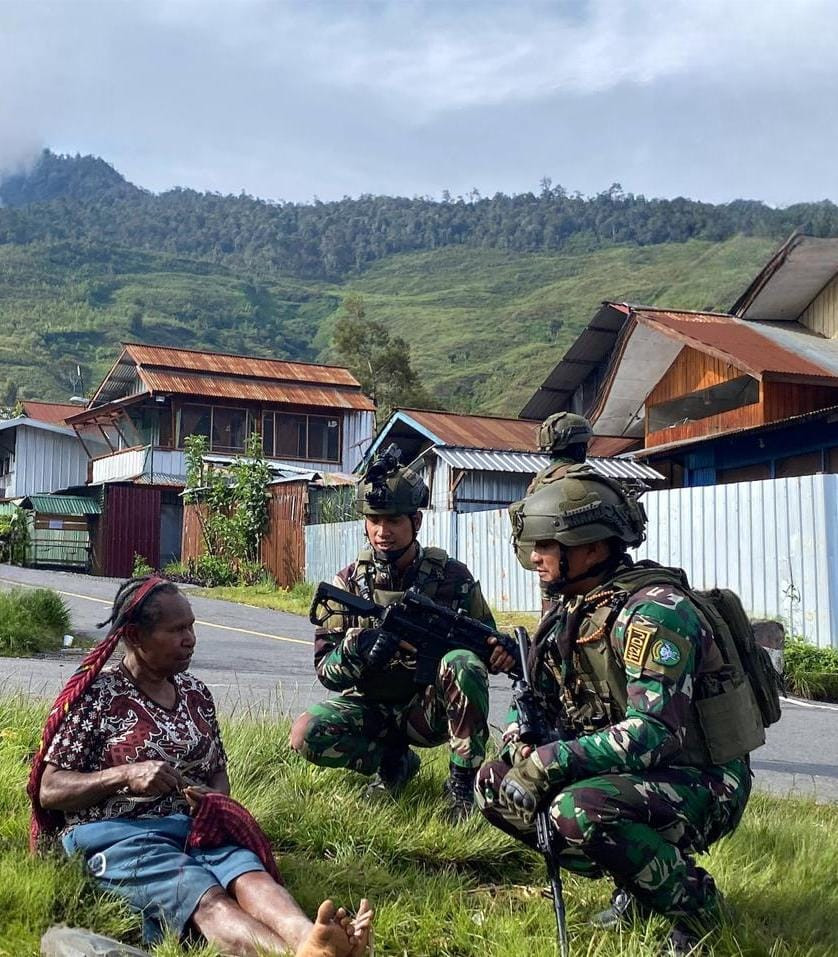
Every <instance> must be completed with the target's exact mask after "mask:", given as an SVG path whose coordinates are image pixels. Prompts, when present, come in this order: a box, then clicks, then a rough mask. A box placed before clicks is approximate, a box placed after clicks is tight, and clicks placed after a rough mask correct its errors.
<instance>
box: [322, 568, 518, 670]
mask: <svg viewBox="0 0 838 957" xmlns="http://www.w3.org/2000/svg"><path fill="white" fill-rule="evenodd" d="M333 615H337V616H339V617H341V618H343V619H344V620H345V619H346V618H371V619H374V620H375V621H376V622H377V623H378V624H377V627H378V630H379V631H380V633H381V637H380V638H379V639H378V640H377V641H376V643H375V645H374V646H373V648H372V650H371V651H370V653H369V655H368V656H367V661H368V662H369V664H370V665H371V666H373V667H375V666H376V665H384V664H386V663H387V661H389V660H390V658H391V657H392V656H393V654H395V652H396V650H397V649H398V645H399V642H400V641H406V642H407V643H408V644H410V645H412V646H413V647H414V648H415V649H416V675H415V680H416V683H417V684H419V685H429V684H433V682H434V679H435V678H436V672H437V668H438V666H439V662H440V659H441V658H442V657H443V655H445V654H446V653H447V652H449V651H453V650H454V649H455V648H465V649H466V650H467V651H473V652H474V653H475V654H476V655H477V656H478V658H480V659H481V661H484V662H485V663H486V664H488V663H489V658H490V657H491V655H492V650H493V649H492V647H491V646H490V645H489V644H488V642H487V639H489V638H495V639H496V641H497V644H498V645H500V646H501V647H502V648H503V650H504V651H505V652H507V654H509V655H511V656H512V657H513V658H514V659H515V665H514V666H513V668H512V670H511V671H510V675H511V676H512V677H513V678H514V677H518V675H519V674H520V662H519V661H518V648H517V647H516V645H515V642H513V641H512V639H511V638H510V637H509V636H508V635H503V634H501V633H500V632H498V631H495V629H494V628H490V627H489V626H488V625H484V624H483V622H482V621H476V620H475V619H474V618H469V617H468V615H466V614H465V612H463V611H453V610H452V609H451V608H446V607H445V606H444V605H438V604H437V603H436V602H435V601H432V600H431V599H430V598H428V596H427V595H423V594H421V592H418V591H415V590H414V589H412V588H410V589H408V590H407V591H406V592H405V593H404V595H403V596H402V598H401V600H400V601H397V602H393V604H391V605H379V604H377V603H376V602H374V601H370V600H369V599H367V598H361V597H360V596H359V595H353V594H352V593H351V592H348V591H344V590H343V589H342V588H336V587H335V586H334V585H330V584H329V583H328V582H320V584H319V585H318V586H317V591H316V592H315V593H314V600H313V601H312V603H311V608H310V610H309V620H310V621H311V623H312V624H314V625H323V624H325V622H326V621H328V620H329V618H331V617H332V616H333Z"/></svg>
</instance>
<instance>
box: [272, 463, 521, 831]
mask: <svg viewBox="0 0 838 957" xmlns="http://www.w3.org/2000/svg"><path fill="white" fill-rule="evenodd" d="M358 504H359V507H360V511H361V513H362V514H363V516H364V524H365V532H366V538H367V540H368V546H367V547H366V548H364V549H363V550H362V551H361V553H360V554H359V556H358V558H357V560H356V561H355V562H353V563H352V564H351V565H349V566H348V567H346V568H344V569H343V570H342V571H340V572H338V574H337V576H336V578H335V580H334V584H335V585H336V586H338V587H339V588H342V589H344V590H346V591H349V592H352V593H353V594H355V595H360V596H361V597H364V598H368V599H373V600H374V601H376V602H378V603H379V604H382V605H388V604H390V603H392V602H395V601H398V600H399V599H400V598H401V597H402V596H403V594H404V592H405V591H406V590H407V589H408V588H413V589H417V590H418V591H420V592H421V593H422V594H424V595H427V596H428V597H429V598H431V599H432V600H433V601H435V602H437V603H439V604H442V605H446V606H447V607H449V608H452V609H455V610H462V611H463V612H464V613H465V614H466V615H468V616H469V617H471V618H476V619H478V620H479V621H482V622H484V623H485V624H487V625H489V626H491V627H494V619H493V618H492V613H491V611H490V609H489V607H488V605H487V604H486V602H485V600H484V598H483V595H482V594H481V591H480V585H479V584H478V583H477V582H476V581H475V580H474V579H473V578H472V576H471V573H470V572H469V570H468V569H467V568H466V566H465V565H463V564H462V563H461V562H458V561H454V560H453V559H452V558H449V557H448V555H447V554H446V553H445V552H444V551H443V550H442V549H440V548H423V547H422V546H421V545H420V544H419V542H418V541H417V534H418V532H419V529H420V527H421V525H422V513H421V512H420V511H419V509H420V508H423V507H425V506H427V504H428V489H427V486H426V485H425V483H424V482H423V481H422V479H421V478H420V476H419V475H417V474H416V473H415V472H413V471H412V470H411V469H409V468H405V467H402V466H400V464H399V460H398V450H397V449H395V447H394V446H391V447H390V449H388V450H387V452H385V453H384V455H382V456H381V458H380V459H379V460H378V461H376V462H374V463H373V464H372V465H371V466H370V468H369V469H368V471H367V473H366V475H365V476H364V477H363V478H362V479H361V481H360V482H359V486H358ZM375 625H376V623H375V622H370V621H365V620H352V619H350V620H346V619H340V618H335V619H330V620H328V621H326V622H325V624H324V626H323V627H320V628H318V630H317V631H316V632H315V649H314V663H315V669H316V671H317V676H318V678H319V679H320V681H321V683H322V684H323V685H325V686H326V687H327V688H328V689H329V690H330V691H338V692H340V696H339V697H337V698H331V699H329V700H327V701H324V702H322V703H321V704H318V705H315V706H314V707H313V708H311V709H310V710H309V711H306V712H305V713H303V714H302V715H300V717H299V718H297V720H296V721H295V723H294V726H293V728H292V730H291V746H292V748H294V750H295V751H298V752H299V753H300V754H301V755H303V756H304V757H305V758H307V759H308V760H309V761H312V762H313V763H315V764H319V765H323V766H325V767H332V768H350V769H351V770H353V771H358V772H360V773H361V774H367V775H372V778H371V781H370V783H369V785H368V787H367V793H368V796H370V797H372V798H375V797H377V796H380V795H386V794H390V795H395V794H397V793H398V792H399V791H400V790H401V789H402V788H403V787H404V786H405V784H406V783H407V782H408V781H409V780H410V779H411V778H412V777H413V776H414V775H415V774H416V773H417V772H418V770H419V763H420V759H419V755H418V754H416V752H415V751H413V750H412V749H411V746H415V747H419V748H430V747H435V746H437V745H440V744H443V743H445V742H448V744H449V747H450V771H449V776H448V780H447V782H446V785H445V798H446V802H447V804H448V810H449V815H450V817H451V818H452V819H453V820H459V819H461V818H463V817H465V816H466V815H467V814H468V813H470V811H471V810H472V808H473V801H474V796H473V795H474V777H475V773H476V771H477V768H478V767H479V766H480V765H481V764H482V762H483V760H484V757H485V754H486V741H487V739H488V736H489V729H488V723H487V719H488V713H489V683H488V670H487V667H486V665H485V664H484V663H483V661H481V660H480V658H478V656H477V655H475V654H474V653H473V652H471V651H466V650H465V649H454V650H452V651H449V652H448V653H447V654H445V655H444V656H443V657H442V659H441V660H440V662H439V667H438V669H437V672H436V678H435V681H434V682H433V684H430V685H427V686H425V687H420V686H419V685H418V684H417V683H416V680H415V673H416V655H415V648H413V646H411V645H410V644H409V643H408V642H406V641H401V642H391V648H392V657H390V658H389V660H384V661H382V660H380V658H379V656H378V654H376V656H375V663H374V664H371V663H370V660H369V659H370V655H371V653H372V651H373V648H374V647H375V646H376V642H377V641H378V639H379V637H380V632H379V631H378V630H377V628H376V627H375ZM395 637H396V638H398V637H399V636H395ZM489 643H490V645H491V644H494V643H495V639H494V638H490V639H489ZM379 647H380V645H379ZM512 664H513V662H512V659H511V658H510V656H509V655H508V654H506V652H504V651H503V649H502V648H501V647H499V646H497V647H495V648H494V650H493V651H492V652H491V656H490V661H489V667H490V668H491V669H492V670H493V671H507V670H509V668H511V667H512Z"/></svg>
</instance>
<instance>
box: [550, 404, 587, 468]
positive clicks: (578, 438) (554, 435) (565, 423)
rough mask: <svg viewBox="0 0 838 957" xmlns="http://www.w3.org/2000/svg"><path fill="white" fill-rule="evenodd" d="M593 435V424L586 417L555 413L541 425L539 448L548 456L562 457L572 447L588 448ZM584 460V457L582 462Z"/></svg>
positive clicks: (569, 413) (568, 413)
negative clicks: (581, 446)
mask: <svg viewBox="0 0 838 957" xmlns="http://www.w3.org/2000/svg"><path fill="white" fill-rule="evenodd" d="M593 434H594V433H593V431H592V430H591V424H590V422H588V420H587V419H586V418H585V417H584V416H582V415H576V413H575V412H554V413H553V415H550V416H548V417H547V418H546V419H545V420H544V421H543V422H542V423H541V426H540V428H539V430H538V448H539V450H540V451H541V452H546V453H547V454H548V455H560V454H561V453H562V452H564V451H565V450H566V449H567V448H568V446H571V445H583V446H584V447H585V448H587V446H588V442H590V440H591V439H592V438H593ZM582 459H584V455H583V456H582V458H581V459H580V461H581V460H582Z"/></svg>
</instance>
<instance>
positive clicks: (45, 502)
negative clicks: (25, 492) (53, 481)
mask: <svg viewBox="0 0 838 957" xmlns="http://www.w3.org/2000/svg"><path fill="white" fill-rule="evenodd" d="M21 505H22V506H23V508H30V509H32V510H33V511H35V512H41V513H42V514H44V515H100V514H101V513H102V509H101V506H100V505H99V503H98V502H97V501H96V500H95V499H92V498H84V497H83V496H81V495H30V496H28V497H27V498H25V499H24V500H23V501H22V502H21Z"/></svg>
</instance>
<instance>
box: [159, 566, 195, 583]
mask: <svg viewBox="0 0 838 957" xmlns="http://www.w3.org/2000/svg"><path fill="white" fill-rule="evenodd" d="M163 575H164V576H165V577H166V578H168V579H169V580H170V581H173V582H180V581H186V580H187V579H188V578H189V568H188V567H187V566H186V564H185V563H184V562H168V563H167V564H166V565H164V566H163Z"/></svg>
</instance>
